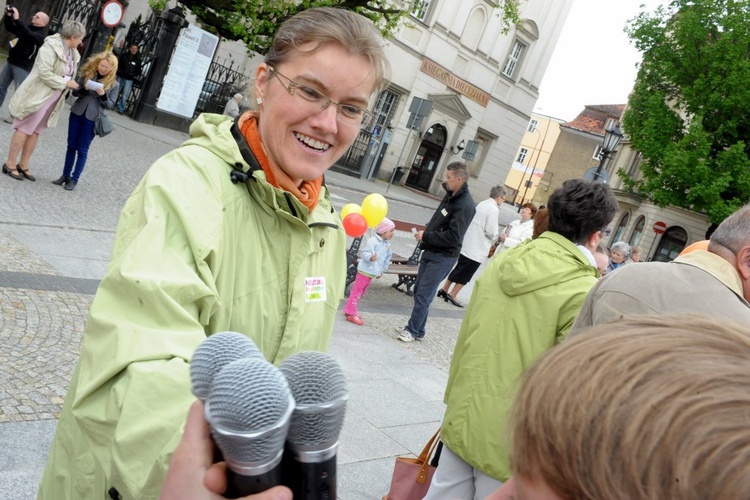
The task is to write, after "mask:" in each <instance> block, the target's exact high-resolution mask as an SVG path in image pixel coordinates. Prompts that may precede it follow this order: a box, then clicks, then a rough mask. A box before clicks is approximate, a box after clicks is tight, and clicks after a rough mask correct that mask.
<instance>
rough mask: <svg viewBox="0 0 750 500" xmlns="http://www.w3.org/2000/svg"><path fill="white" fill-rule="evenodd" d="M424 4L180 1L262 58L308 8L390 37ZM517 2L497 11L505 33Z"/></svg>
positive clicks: (411, 0) (509, 0)
mask: <svg viewBox="0 0 750 500" xmlns="http://www.w3.org/2000/svg"><path fill="white" fill-rule="evenodd" d="M424 1H425V0H406V1H403V0H400V1H398V2H396V3H394V2H392V1H387V0H301V1H300V0H181V1H180V2H179V3H180V4H182V5H184V6H185V7H187V8H188V9H190V11H191V12H192V13H193V14H194V15H195V16H196V18H197V19H198V21H199V22H200V23H201V24H203V27H204V29H207V30H210V31H213V32H215V33H216V34H217V35H219V36H221V37H223V38H226V39H228V40H241V41H243V42H244V43H245V45H247V48H248V50H250V51H251V52H257V53H259V54H264V53H266V52H267V50H268V47H269V45H270V43H271V40H272V39H273V35H274V33H276V29H277V28H278V27H279V25H280V24H281V23H282V22H283V21H284V20H285V19H287V18H289V17H291V16H293V15H294V14H296V13H297V12H300V11H302V10H305V9H309V8H311V7H322V6H330V7H340V8H343V9H349V10H353V11H356V12H359V13H360V14H362V15H363V16H365V17H367V18H369V19H370V20H372V21H373V22H374V23H375V25H376V26H377V27H378V29H380V31H381V32H382V33H383V36H385V37H389V36H391V35H393V33H394V32H395V30H396V28H397V27H398V26H399V25H400V23H401V22H402V21H403V20H404V19H405V17H406V16H407V14H408V13H409V12H410V11H411V10H412V9H413V8H414V7H415V6H417V7H418V6H419V5H421V4H423V3H424ZM519 2H520V0H505V1H504V2H501V4H500V5H498V6H497V7H496V9H497V13H498V15H499V16H501V17H502V19H503V21H504V26H505V30H506V31H507V29H508V28H509V27H510V26H512V25H513V24H516V23H518V22H519V13H518V4H519Z"/></svg>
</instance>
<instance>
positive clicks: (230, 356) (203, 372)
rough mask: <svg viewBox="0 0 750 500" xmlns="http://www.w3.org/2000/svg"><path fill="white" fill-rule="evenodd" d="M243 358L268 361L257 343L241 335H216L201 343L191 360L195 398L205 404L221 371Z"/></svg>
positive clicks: (226, 333)
mask: <svg viewBox="0 0 750 500" xmlns="http://www.w3.org/2000/svg"><path fill="white" fill-rule="evenodd" d="M243 358H255V359H261V360H263V361H265V359H266V358H265V357H264V356H263V353H261V352H260V350H259V349H258V348H257V347H256V345H255V343H253V341H252V340H250V339H249V338H247V337H246V336H244V335H242V334H241V333H237V332H220V333H215V334H213V335H211V336H210V337H208V338H207V339H206V340H204V341H203V342H201V344H200V345H199V346H198V347H197V348H196V349H195V352H194V353H193V357H192V359H191V360H190V382H191V383H192V385H193V394H194V395H195V397H197V398H198V399H200V400H201V401H204V402H205V401H206V398H208V394H209V392H210V391H211V383H212V382H213V379H214V376H215V375H216V374H217V373H218V372H219V370H221V369H222V368H224V366H226V365H228V364H229V363H231V362H232V361H236V360H238V359H243Z"/></svg>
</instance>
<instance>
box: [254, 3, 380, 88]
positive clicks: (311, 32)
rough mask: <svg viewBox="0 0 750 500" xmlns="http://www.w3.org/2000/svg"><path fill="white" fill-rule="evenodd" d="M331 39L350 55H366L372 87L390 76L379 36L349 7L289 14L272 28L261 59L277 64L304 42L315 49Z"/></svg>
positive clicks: (375, 86)
mask: <svg viewBox="0 0 750 500" xmlns="http://www.w3.org/2000/svg"><path fill="white" fill-rule="evenodd" d="M331 42H333V43H337V44H339V45H342V46H343V47H346V49H347V50H348V51H349V53H350V54H354V55H361V56H364V57H365V58H367V60H368V61H369V62H370V65H371V66H372V69H373V76H374V79H373V81H374V84H375V85H374V87H373V89H372V90H373V92H377V91H380V90H382V88H383V86H384V81H385V80H386V79H388V78H390V65H389V63H388V59H387V58H386V56H385V50H384V48H383V37H382V36H381V34H380V32H379V31H378V30H377V28H376V27H375V25H373V24H372V22H371V21H370V20H369V19H367V18H366V17H364V16H362V15H360V14H357V13H355V12H352V11H350V10H345V9H337V8H333V7H316V8H312V9H306V10H303V11H302V12H300V13H298V14H295V15H294V16H292V17H290V18H289V19H287V20H286V21H284V23H283V24H282V25H281V27H279V29H278V31H276V35H275V36H274V40H273V43H272V45H271V47H270V48H269V49H268V52H267V53H266V57H265V62H266V63H267V64H268V65H270V66H273V67H278V66H279V65H280V64H281V63H283V62H284V61H286V60H287V59H288V58H289V56H290V54H291V53H293V52H294V51H300V50H301V49H300V47H302V46H304V45H307V44H310V43H312V44H314V47H313V49H312V50H313V51H315V50H317V49H318V48H319V47H320V46H322V45H324V44H326V43H331Z"/></svg>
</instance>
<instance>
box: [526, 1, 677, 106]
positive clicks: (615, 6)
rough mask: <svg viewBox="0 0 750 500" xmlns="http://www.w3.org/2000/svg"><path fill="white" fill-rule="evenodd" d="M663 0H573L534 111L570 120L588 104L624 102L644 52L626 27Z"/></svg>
mask: <svg viewBox="0 0 750 500" xmlns="http://www.w3.org/2000/svg"><path fill="white" fill-rule="evenodd" d="M662 3H664V0H661V1H660V0H574V1H573V7H572V8H571V10H570V14H569V15H568V19H567V21H566V22H565V27H564V28H563V31H562V34H561V35H560V39H559V41H558V43H557V46H556V47H555V52H554V53H553V55H552V60H551V61H550V64H549V66H548V67H547V72H546V73H545V75H544V79H543V80H542V84H541V87H540V88H539V100H538V101H537V104H536V107H535V108H534V111H535V112H536V113H541V114H544V115H548V116H552V117H555V118H561V119H563V120H566V121H570V120H572V119H573V118H575V117H576V116H577V115H578V113H580V112H581V111H583V106H584V105H585V104H625V103H626V102H627V99H628V94H629V93H630V90H631V89H632V87H633V82H634V81H635V76H636V72H637V68H636V64H637V63H638V62H640V60H641V56H640V53H639V52H638V51H637V50H635V47H633V45H632V44H631V43H630V40H629V39H628V37H627V35H626V34H625V33H624V32H623V28H624V27H625V25H626V24H627V21H628V19H632V18H633V17H635V15H636V14H637V13H638V12H639V11H640V5H641V4H646V10H647V11H648V12H651V11H653V10H654V9H655V8H656V6H658V5H660V4H662Z"/></svg>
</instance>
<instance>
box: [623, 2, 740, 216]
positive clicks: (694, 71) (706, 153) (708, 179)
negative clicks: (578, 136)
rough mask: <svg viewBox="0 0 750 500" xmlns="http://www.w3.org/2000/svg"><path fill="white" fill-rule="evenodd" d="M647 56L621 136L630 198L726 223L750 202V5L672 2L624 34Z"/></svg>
mask: <svg viewBox="0 0 750 500" xmlns="http://www.w3.org/2000/svg"><path fill="white" fill-rule="evenodd" d="M626 32H627V33H628V35H629V37H630V39H631V40H632V41H633V42H634V43H635V46H636V48H637V49H638V50H639V51H641V52H642V53H643V61H642V63H641V66H640V68H639V71H638V78H637V80H636V84H635V87H634V89H633V93H632V94H631V96H630V101H629V105H628V108H627V110H626V112H625V115H624V117H623V127H624V130H625V131H626V133H627V135H628V136H629V137H630V139H631V140H632V145H633V149H635V150H636V151H638V152H640V153H641V154H642V155H643V159H644V161H643V163H642V166H641V171H642V174H643V176H642V178H641V179H638V180H637V179H629V178H627V177H626V174H625V173H624V172H622V171H621V172H619V174H620V175H621V177H623V179H625V183H626V185H628V186H629V187H630V188H631V189H633V190H635V191H637V192H639V193H641V194H642V195H645V196H646V197H648V198H649V199H651V200H652V201H653V202H655V203H656V204H658V205H660V206H665V205H676V206H679V207H683V208H687V209H690V210H696V211H700V212H705V213H706V214H707V215H708V216H709V218H710V219H711V221H713V222H720V221H722V220H723V219H724V218H726V217H727V216H728V215H729V214H731V213H732V212H734V211H735V210H736V209H737V208H739V207H740V206H741V205H743V204H744V203H747V202H748V201H750V0H738V1H735V0H673V1H671V2H670V3H669V4H668V5H664V6H662V7H659V8H658V9H656V10H655V11H654V12H653V13H645V12H643V13H641V14H639V15H638V16H637V17H636V18H634V19H632V20H631V21H630V23H629V26H628V28H627V29H626Z"/></svg>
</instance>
